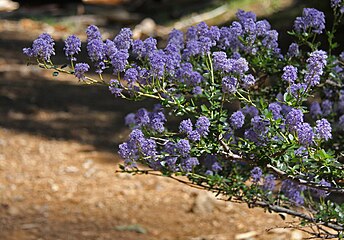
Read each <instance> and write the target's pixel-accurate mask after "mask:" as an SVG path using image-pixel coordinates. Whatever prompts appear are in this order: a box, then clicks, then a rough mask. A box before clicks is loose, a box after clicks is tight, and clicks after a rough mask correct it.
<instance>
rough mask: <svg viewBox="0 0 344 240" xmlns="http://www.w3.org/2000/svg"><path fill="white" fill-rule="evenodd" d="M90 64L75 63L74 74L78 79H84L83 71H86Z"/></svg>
mask: <svg viewBox="0 0 344 240" xmlns="http://www.w3.org/2000/svg"><path fill="white" fill-rule="evenodd" d="M89 69H90V66H89V65H88V64H87V63H77V64H75V67H74V75H75V77H77V78H78V79H79V80H85V73H86V72H88V70H89Z"/></svg>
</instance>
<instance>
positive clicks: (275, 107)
mask: <svg viewBox="0 0 344 240" xmlns="http://www.w3.org/2000/svg"><path fill="white" fill-rule="evenodd" d="M269 110H270V111H271V112H272V116H273V118H274V119H278V118H282V117H283V116H282V114H281V111H282V107H281V106H280V104H278V103H276V102H274V103H270V104H269Z"/></svg>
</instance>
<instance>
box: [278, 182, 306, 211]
mask: <svg viewBox="0 0 344 240" xmlns="http://www.w3.org/2000/svg"><path fill="white" fill-rule="evenodd" d="M304 190H306V187H305V186H302V185H299V184H297V183H295V182H293V181H292V180H284V181H283V182H282V186H281V191H282V192H283V193H284V194H285V196H286V197H287V198H289V200H290V201H292V202H294V203H295V204H296V205H303V203H304V197H303V195H302V192H303V191H304Z"/></svg>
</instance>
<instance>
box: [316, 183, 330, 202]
mask: <svg viewBox="0 0 344 240" xmlns="http://www.w3.org/2000/svg"><path fill="white" fill-rule="evenodd" d="M318 185H320V186H323V187H331V183H329V182H327V181H326V180H325V179H321V180H320V181H319V182H318ZM312 193H313V195H314V196H316V197H317V198H325V197H327V196H328V195H329V194H330V193H329V192H328V191H326V190H322V189H319V188H312Z"/></svg>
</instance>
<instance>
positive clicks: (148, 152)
mask: <svg viewBox="0 0 344 240" xmlns="http://www.w3.org/2000/svg"><path fill="white" fill-rule="evenodd" d="M139 144H140V150H141V153H142V155H143V156H147V157H148V156H149V157H153V156H155V155H156V154H157V150H156V142H155V141H154V140H153V139H143V140H142V141H140V143H139Z"/></svg>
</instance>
